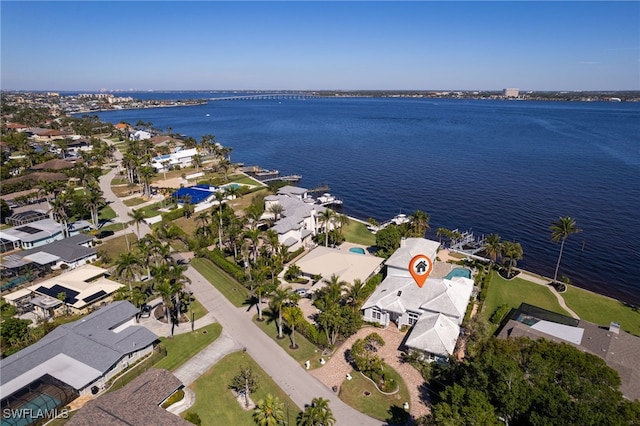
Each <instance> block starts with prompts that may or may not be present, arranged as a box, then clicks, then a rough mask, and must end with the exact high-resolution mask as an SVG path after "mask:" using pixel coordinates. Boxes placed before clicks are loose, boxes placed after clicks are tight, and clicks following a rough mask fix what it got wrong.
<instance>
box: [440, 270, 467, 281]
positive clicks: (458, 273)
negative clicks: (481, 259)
mask: <svg viewBox="0 0 640 426" xmlns="http://www.w3.org/2000/svg"><path fill="white" fill-rule="evenodd" d="M455 277H465V278H471V271H470V270H468V269H467V268H455V269H453V270H452V271H451V272H449V273H448V274H447V276H446V277H445V278H446V279H448V280H450V279H451V278H455Z"/></svg>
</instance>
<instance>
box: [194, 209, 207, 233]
mask: <svg viewBox="0 0 640 426" xmlns="http://www.w3.org/2000/svg"><path fill="white" fill-rule="evenodd" d="M196 223H200V226H198V228H197V231H196V232H202V235H204V237H205V238H207V237H208V234H209V213H207V212H206V211H204V212H202V213H200V214H199V215H198V216H196Z"/></svg>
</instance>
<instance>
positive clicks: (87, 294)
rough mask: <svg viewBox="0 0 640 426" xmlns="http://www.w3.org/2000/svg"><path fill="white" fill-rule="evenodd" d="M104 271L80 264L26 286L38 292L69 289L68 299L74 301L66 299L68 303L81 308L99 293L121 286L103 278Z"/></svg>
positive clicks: (109, 291) (112, 290)
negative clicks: (77, 266) (70, 300)
mask: <svg viewBox="0 0 640 426" xmlns="http://www.w3.org/2000/svg"><path fill="white" fill-rule="evenodd" d="M106 272H107V270H106V269H102V268H98V267H97V266H93V265H82V266H80V267H79V268H76V269H73V270H71V271H69V272H65V273H63V274H61V275H58V276H56V277H53V278H51V279H48V280H46V281H43V282H40V283H38V284H34V285H32V286H30V287H28V288H29V290H31V291H34V292H37V293H40V294H48V293H51V291H50V289H52V288H54V287H56V289H58V290H60V291H65V290H69V294H67V297H68V298H69V299H75V301H73V303H71V302H69V301H68V303H70V305H71V306H73V307H74V308H77V309H81V308H83V307H84V306H85V305H87V304H90V303H91V302H93V300H95V298H100V297H101V296H100V295H99V294H105V295H107V294H111V293H113V292H115V291H116V290H117V289H119V288H120V287H122V286H123V284H120V283H118V282H116V281H112V280H109V279H107V278H104V274H105V273H106ZM61 288H64V289H65V290H62V289H61ZM72 293H75V295H74V296H72ZM49 296H52V297H55V294H54V295H52V294H49Z"/></svg>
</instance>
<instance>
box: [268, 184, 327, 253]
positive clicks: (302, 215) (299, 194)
mask: <svg viewBox="0 0 640 426" xmlns="http://www.w3.org/2000/svg"><path fill="white" fill-rule="evenodd" d="M306 194H307V190H306V189H304V188H297V187H293V186H285V187H283V188H280V190H279V191H278V194H276V195H268V196H266V197H265V198H264V207H265V214H264V215H263V218H274V217H273V214H272V213H271V212H270V209H271V207H272V206H273V205H275V204H279V205H280V206H282V213H281V214H280V215H279V217H278V218H277V220H276V221H275V223H274V226H273V227H272V228H271V229H273V230H274V231H275V232H277V234H278V241H279V242H280V244H283V245H284V246H286V247H287V248H288V250H289V251H295V250H297V249H299V248H300V247H312V246H313V241H312V237H313V236H314V235H317V234H318V232H320V231H321V230H322V224H321V223H320V221H319V220H318V215H319V214H320V213H321V212H324V211H325V210H326V208H325V207H322V206H320V205H317V204H313V200H311V199H309V198H307V197H306ZM274 219H276V218H274ZM330 226H331V225H330Z"/></svg>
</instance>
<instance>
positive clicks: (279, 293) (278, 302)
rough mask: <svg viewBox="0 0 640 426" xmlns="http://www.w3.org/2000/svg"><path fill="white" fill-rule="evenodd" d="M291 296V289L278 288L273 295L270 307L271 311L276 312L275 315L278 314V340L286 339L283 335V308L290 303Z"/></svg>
mask: <svg viewBox="0 0 640 426" xmlns="http://www.w3.org/2000/svg"><path fill="white" fill-rule="evenodd" d="M290 294H291V287H286V288H277V289H275V291H274V292H273V293H272V294H271V301H270V303H269V305H270V306H271V309H273V310H274V312H275V313H277V314H278V321H277V324H278V339H282V338H284V336H283V335H282V308H284V306H285V305H286V303H287V302H288V301H289V295H290Z"/></svg>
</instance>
